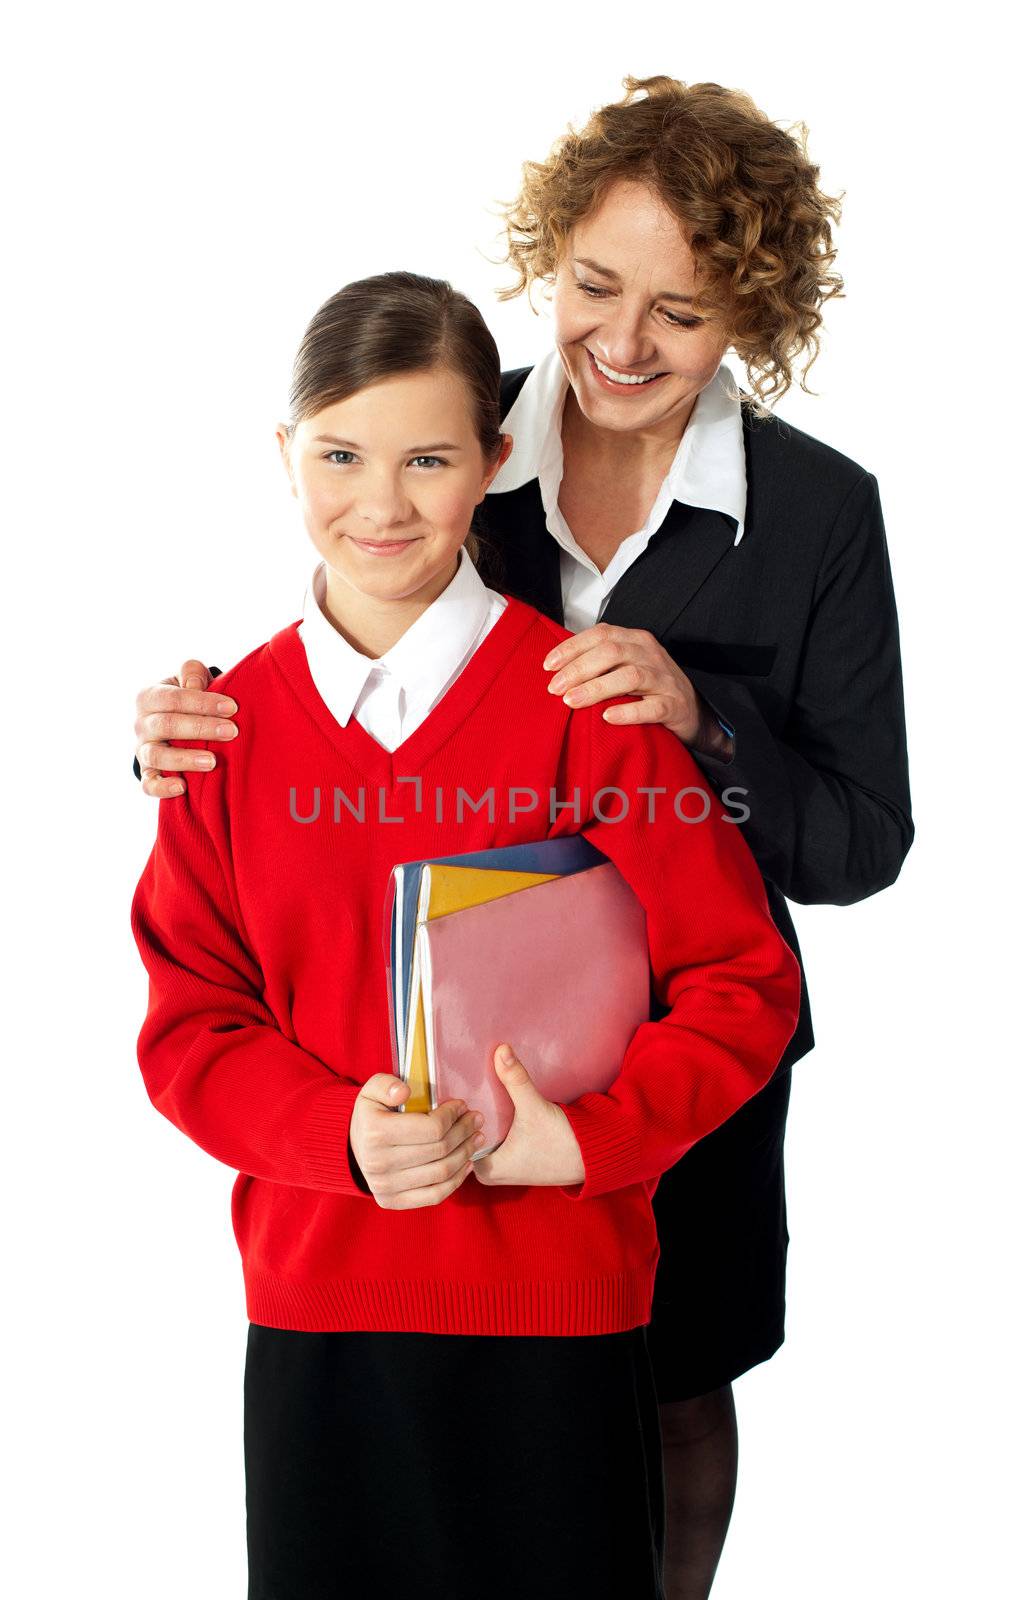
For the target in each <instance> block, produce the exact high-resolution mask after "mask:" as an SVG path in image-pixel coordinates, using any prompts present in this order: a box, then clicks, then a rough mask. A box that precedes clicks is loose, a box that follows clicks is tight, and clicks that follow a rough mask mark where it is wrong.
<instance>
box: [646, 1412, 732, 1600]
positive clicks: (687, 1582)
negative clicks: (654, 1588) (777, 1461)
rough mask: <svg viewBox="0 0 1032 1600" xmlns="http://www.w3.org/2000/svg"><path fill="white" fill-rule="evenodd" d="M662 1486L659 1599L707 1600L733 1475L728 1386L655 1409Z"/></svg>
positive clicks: (728, 1509) (721, 1542) (725, 1526)
mask: <svg viewBox="0 0 1032 1600" xmlns="http://www.w3.org/2000/svg"><path fill="white" fill-rule="evenodd" d="M659 1416H660V1424H661V1426H662V1431H663V1476H664V1481H665V1487H666V1546H665V1557H664V1563H663V1587H664V1594H665V1600H707V1596H708V1595H709V1592H710V1590H711V1588H712V1586H713V1579H714V1576H715V1575H716V1570H717V1562H718V1561H719V1560H720V1552H721V1551H722V1550H723V1548H724V1540H725V1538H726V1536H727V1529H728V1523H729V1522H730V1521H731V1508H732V1506H733V1505H734V1503H735V1483H736V1480H737V1475H738V1421H737V1418H736V1416H735V1400H734V1395H733V1394H732V1392H731V1385H730V1384H727V1385H726V1386H725V1387H724V1388H723V1389H714V1390H713V1391H712V1392H711V1393H710V1394H701V1395H697V1396H696V1397H695V1398H694V1399H692V1400H668V1401H665V1402H663V1403H662V1404H661V1405H660V1408H659Z"/></svg>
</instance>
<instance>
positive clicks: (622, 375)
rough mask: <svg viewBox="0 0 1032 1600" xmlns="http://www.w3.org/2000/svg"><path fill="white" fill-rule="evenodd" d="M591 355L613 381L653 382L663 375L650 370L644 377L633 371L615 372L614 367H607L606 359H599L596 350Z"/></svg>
mask: <svg viewBox="0 0 1032 1600" xmlns="http://www.w3.org/2000/svg"><path fill="white" fill-rule="evenodd" d="M591 357H592V360H593V361H594V363H595V365H596V366H597V368H598V370H599V372H601V373H603V374H604V376H605V377H607V378H609V379H610V380H611V381H612V382H613V383H653V382H654V381H655V380H656V378H661V377H662V376H663V374H662V373H661V372H650V373H647V374H646V375H645V376H644V377H642V378H638V377H635V376H634V375H633V373H627V372H614V371H613V369H612V367H607V366H606V364H605V362H604V361H600V360H599V359H598V356H597V355H595V353H594V351H592V352H591Z"/></svg>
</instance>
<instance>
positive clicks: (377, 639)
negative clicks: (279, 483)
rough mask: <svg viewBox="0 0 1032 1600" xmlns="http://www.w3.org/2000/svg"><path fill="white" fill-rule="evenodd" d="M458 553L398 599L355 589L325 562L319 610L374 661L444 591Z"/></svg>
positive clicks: (363, 653)
mask: <svg viewBox="0 0 1032 1600" xmlns="http://www.w3.org/2000/svg"><path fill="white" fill-rule="evenodd" d="M460 560H461V557H460V556H458V555H457V556H456V558H455V562H454V564H453V565H452V566H451V567H449V568H447V569H446V570H445V571H444V572H441V573H438V574H436V575H435V576H434V577H433V578H432V579H431V580H430V581H429V582H428V583H427V584H425V585H424V587H423V588H422V589H420V590H419V591H418V593H416V594H410V595H405V596H404V598H402V599H399V600H381V599H378V598H377V597H376V596H375V595H367V594H363V593H362V592H361V591H360V590H358V589H354V588H352V587H351V585H350V584H347V583H345V582H344V581H343V579H342V578H341V577H340V576H339V575H338V574H337V573H336V572H334V570H333V568H332V567H331V566H330V565H329V563H327V565H326V596H325V599H324V600H323V601H322V604H321V606H320V609H321V611H322V613H323V615H324V616H325V618H326V620H327V621H328V622H329V623H331V624H332V626H333V627H334V628H336V630H337V632H338V633H339V634H340V636H341V638H343V639H346V640H347V642H348V644H349V645H351V647H352V649H354V650H357V651H358V653H359V655H363V656H368V657H369V659H370V661H377V660H379V658H380V657H381V656H384V655H386V654H387V651H388V650H390V649H392V647H393V646H394V645H396V644H397V642H398V640H399V639H400V638H401V637H402V635H403V634H406V633H407V632H408V630H409V629H410V628H411V626H412V624H413V623H414V622H416V621H418V619H419V618H420V617H421V616H422V615H423V612H424V611H426V610H427V608H428V607H429V606H432V605H433V603H434V601H435V600H436V599H437V597H438V595H441V594H443V593H444V591H445V589H447V587H448V585H449V584H450V583H451V581H452V579H453V578H454V577H455V575H456V573H457V572H458V570H459V562H460Z"/></svg>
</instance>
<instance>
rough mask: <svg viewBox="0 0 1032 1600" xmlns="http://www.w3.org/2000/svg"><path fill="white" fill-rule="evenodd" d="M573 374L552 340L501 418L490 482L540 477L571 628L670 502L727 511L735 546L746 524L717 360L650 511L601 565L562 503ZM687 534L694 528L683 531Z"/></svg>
mask: <svg viewBox="0 0 1032 1600" xmlns="http://www.w3.org/2000/svg"><path fill="white" fill-rule="evenodd" d="M569 386H570V380H569V379H568V377H567V376H566V369H565V367H564V366H563V364H562V361H561V360H560V357H559V351H558V349H557V348H556V347H555V346H554V345H553V347H552V349H551V350H549V352H548V354H547V355H545V356H543V357H542V358H541V360H540V361H539V362H538V363H537V365H536V366H535V367H533V368H532V370H531V371H530V372H529V373H528V375H527V377H526V380H525V381H524V384H523V387H522V389H521V390H520V392H519V394H518V395H517V396H516V399H515V400H514V401H513V404H512V406H511V407H510V408H509V412H508V414H507V416H506V417H505V420H504V421H503V423H502V431H503V433H511V434H512V436H513V448H512V454H511V455H510V457H509V459H508V461H506V462H505V464H504V465H503V466H502V468H501V470H500V471H499V472H498V473H497V475H496V476H495V478H494V480H493V482H492V483H491V484H490V486H489V487H488V491H487V492H488V494H504V493H506V492H507V491H509V490H511V489H519V488H520V487H521V486H522V485H523V484H525V483H529V482H530V480H531V479H532V478H537V480H538V484H539V486H540V490H541V503H542V505H543V507H544V512H545V526H546V527H547V528H548V531H549V533H550V534H551V535H552V537H553V538H554V539H555V541H556V543H557V544H558V545H559V547H560V551H559V568H560V576H561V580H562V595H563V620H564V622H565V624H566V626H567V628H569V629H570V630H571V632H573V633H579V632H580V631H581V630H582V629H583V628H590V627H591V626H592V625H593V624H594V623H596V622H598V621H599V620H600V618H601V616H602V614H603V612H604V611H605V608H606V603H607V601H608V599H609V596H610V594H611V592H612V590H613V589H614V588H615V587H616V585H617V583H618V582H619V580H620V579H621V578H622V577H623V574H624V573H625V572H626V571H627V568H628V567H629V566H630V565H631V563H632V562H634V561H637V559H638V557H639V556H640V555H641V553H642V551H643V550H644V549H645V547H646V545H647V544H648V542H649V540H650V539H651V538H652V535H653V534H654V533H655V532H656V530H657V529H658V528H659V527H660V525H661V524H662V522H663V519H664V518H665V516H666V514H667V512H668V511H669V510H670V506H671V503H672V501H674V500H679V501H680V502H681V503H682V504H683V505H690V506H705V507H706V508H707V509H708V510H711V511H724V512H726V513H727V514H728V515H729V516H731V517H733V518H734V520H735V522H736V523H737V524H738V531H737V533H736V535H735V544H736V545H737V544H738V543H739V542H740V540H741V537H742V533H743V531H744V528H745V494H746V483H745V440H744V436H743V430H742V406H741V401H740V399H739V395H738V388H737V385H736V383H735V380H734V376H733V374H732V373H731V370H730V368H728V367H725V366H720V367H718V369H717V371H716V373H715V374H714V376H713V377H712V378H711V379H710V381H709V383H708V384H707V385H706V387H705V388H704V389H701V390H700V391H699V394H698V396H697V397H696V401H695V404H694V406H693V407H692V414H691V416H690V417H689V419H688V422H687V425H686V426H685V429H684V432H683V434H682V435H681V442H680V444H679V445H678V447H677V451H676V453H675V455H674V459H673V461H672V462H671V463H670V468H669V471H668V472H667V475H666V477H665V478H664V479H663V482H662V484H661V485H660V488H659V493H658V494H657V496H656V499H655V502H654V503H653V506H652V510H651V511H650V512H649V515H648V517H647V519H646V521H645V523H644V525H643V527H641V528H639V529H638V531H637V532H636V533H629V534H628V535H627V537H626V538H625V539H623V540H622V541H621V543H620V544H619V546H618V547H617V549H616V552H615V554H614V555H613V558H612V560H611V561H610V563H609V565H608V567H606V569H605V571H604V572H600V571H599V569H598V567H596V565H595V563H594V562H593V561H592V559H591V557H590V556H588V555H586V554H585V552H584V551H583V550H582V549H581V547H580V545H579V544H578V543H577V541H576V539H575V538H574V537H573V534H572V533H571V532H570V529H569V527H568V526H567V523H566V519H565V517H564V516H563V514H562V512H561V511H560V509H559V486H560V484H561V483H562V477H563V441H562V433H561V425H562V416H563V405H564V402H565V399H566V391H567V389H568V388H569ZM685 537H686V538H690V537H691V534H690V533H689V532H687V531H686V533H685Z"/></svg>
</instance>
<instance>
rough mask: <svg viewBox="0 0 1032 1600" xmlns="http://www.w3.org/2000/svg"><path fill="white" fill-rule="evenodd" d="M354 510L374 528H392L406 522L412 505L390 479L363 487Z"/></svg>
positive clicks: (402, 491) (410, 513)
mask: <svg viewBox="0 0 1032 1600" xmlns="http://www.w3.org/2000/svg"><path fill="white" fill-rule="evenodd" d="M356 510H357V511H358V514H359V516H360V517H363V518H364V519H365V520H366V521H367V522H368V523H370V524H371V526H372V527H373V528H374V529H375V528H393V527H397V526H398V524H399V523H406V522H408V520H409V518H410V517H411V515H412V503H411V501H410V500H409V497H408V495H407V494H406V493H405V492H404V490H403V489H402V487H401V484H400V483H398V482H396V481H395V480H394V479H392V478H388V479H381V480H380V481H379V482H377V483H370V484H368V485H367V486H364V490H363V492H362V493H360V494H359V496H358V501H357V505H356Z"/></svg>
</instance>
